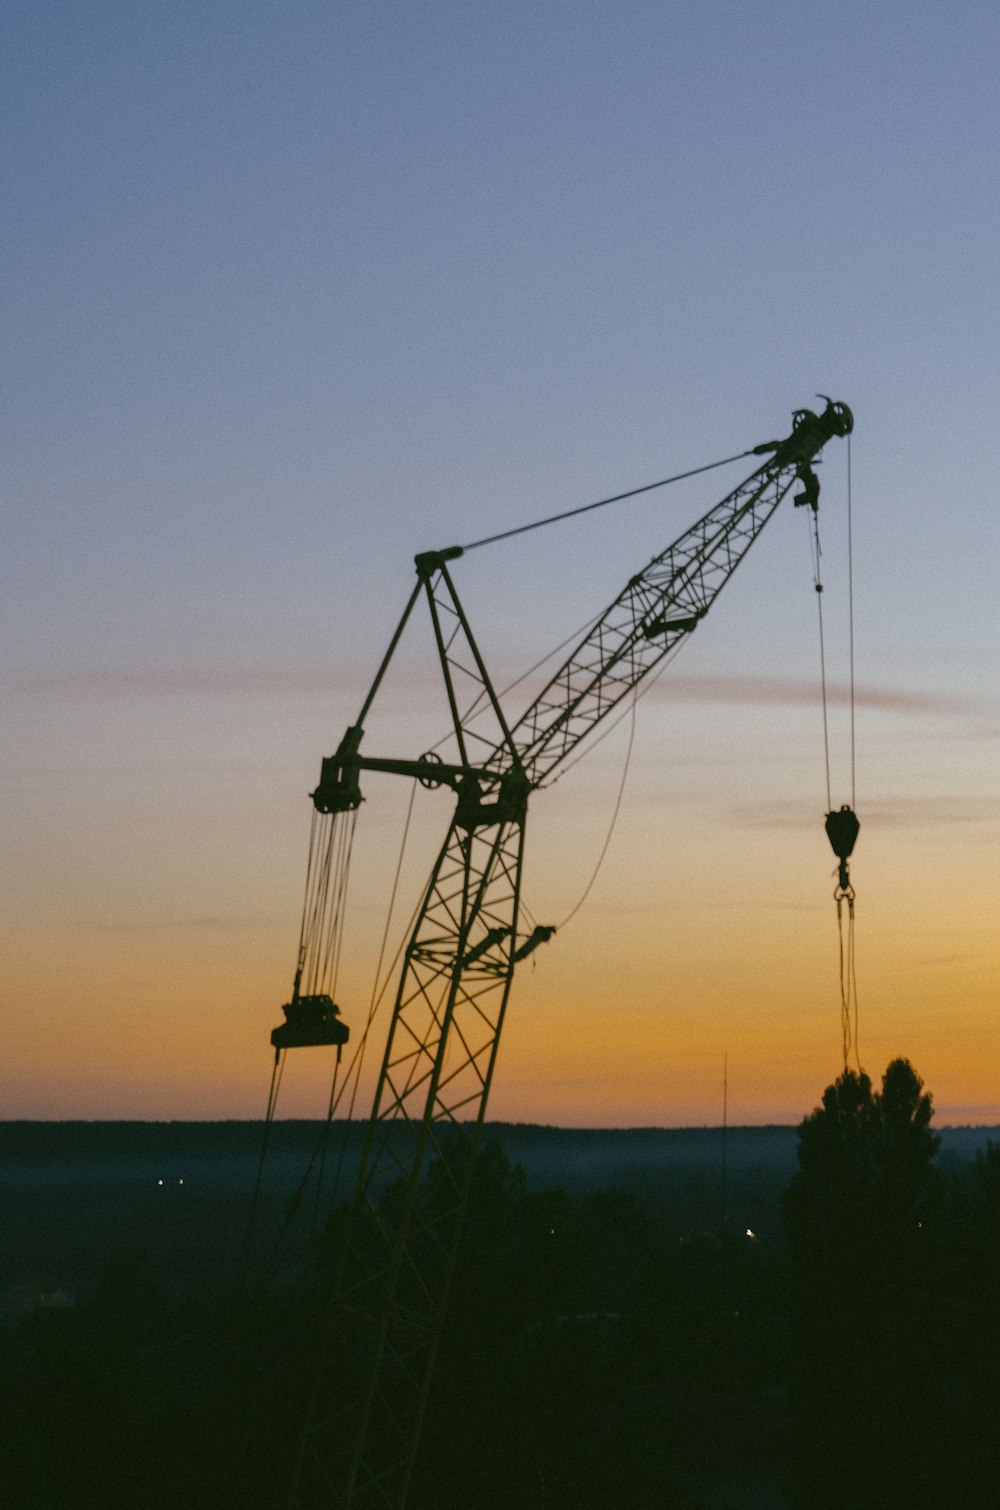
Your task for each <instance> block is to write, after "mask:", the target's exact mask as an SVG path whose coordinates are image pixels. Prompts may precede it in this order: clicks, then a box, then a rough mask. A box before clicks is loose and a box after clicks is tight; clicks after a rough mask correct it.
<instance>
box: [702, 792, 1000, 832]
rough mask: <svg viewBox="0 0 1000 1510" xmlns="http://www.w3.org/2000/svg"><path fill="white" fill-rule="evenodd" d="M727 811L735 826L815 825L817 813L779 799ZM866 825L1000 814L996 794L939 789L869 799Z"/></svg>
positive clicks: (929, 823) (980, 819) (926, 823)
mask: <svg viewBox="0 0 1000 1510" xmlns="http://www.w3.org/2000/svg"><path fill="white" fill-rule="evenodd" d="M726 811H727V814H728V817H729V819H730V820H731V822H732V823H733V824H734V826H739V827H741V828H754V829H758V828H760V829H763V828H767V829H775V828H789V829H800V828H812V827H813V826H814V824H815V822H816V817H815V814H814V813H806V812H805V811H804V810H803V809H802V807H801V806H800V805H799V804H798V803H794V802H791V801H788V800H783V799H776V800H775V801H774V802H773V803H767V804H765V803H754V804H750V805H749V806H744V807H735V806H732V807H729V808H727V810H726ZM858 813H859V816H860V817H861V819H862V822H863V823H864V825H865V827H866V828H928V829H929V828H940V827H942V826H945V825H954V824H966V823H968V824H981V823H988V822H989V821H990V820H991V819H997V818H998V817H1000V804H998V803H997V800H996V798H995V797H992V796H991V797H982V796H975V795H974V794H967V793H962V794H956V793H953V792H944V793H941V792H939V793H938V794H937V795H936V796H923V797H883V798H880V799H877V800H876V801H874V802H867V801H866V802H865V804H864V806H863V807H859V809H858Z"/></svg>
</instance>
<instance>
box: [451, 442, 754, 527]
mask: <svg viewBox="0 0 1000 1510" xmlns="http://www.w3.org/2000/svg"><path fill="white" fill-rule="evenodd" d="M754 454H755V453H754V451H752V450H750V451H739V452H737V454H736V455H735V456H724V457H723V458H722V460H721V461H710V462H707V463H706V464H705V466H703V467H692V468H691V470H690V471H689V472H678V473H676V475H675V476H673V477H661V478H660V481H659V482H647V483H645V484H644V485H643V486H642V487H641V488H629V490H628V491H627V492H625V493H612V495H611V497H610V498H598V500H597V502H596V503H583V504H581V505H580V506H579V507H578V508H575V509H564V510H563V512H562V513H561V514H550V515H549V516H548V518H547V519H535V520H534V521H533V522H532V523H531V524H519V525H517V526H516V527H515V528H514V529H512V530H501V531H500V533H499V534H497V535H485V536H484V537H483V539H482V540H473V541H472V542H471V543H470V544H469V545H463V546H462V550H463V552H466V551H474V550H478V549H479V547H480V546H481V545H495V544H496V542H497V541H498V540H509V539H510V538H511V537H512V536H513V535H526V534H527V533H528V531H529V530H540V529H541V528H542V527H543V526H544V525H546V524H558V523H559V521H560V520H561V519H574V518H575V517H576V516H577V514H589V513H590V511H591V510H592V509H603V508H606V507H607V505H608V504H609V503H623V502H624V501H625V499H626V498H638V497H639V495H640V494H641V493H652V492H653V491H654V489H656V488H665V487H669V485H670V484H671V483H672V482H684V481H685V480H686V479H687V478H688V477H698V476H699V475H700V474H701V473H702V472H712V471H714V470H715V468H716V467H728V466H730V465H731V464H732V463H733V462H734V461H743V459H744V458H745V457H747V456H753V455H754Z"/></svg>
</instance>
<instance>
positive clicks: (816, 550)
mask: <svg viewBox="0 0 1000 1510" xmlns="http://www.w3.org/2000/svg"><path fill="white" fill-rule="evenodd" d="M812 525H813V528H812V559H813V587H814V588H815V590H816V613H817V618H818V620H819V680H820V697H821V701H822V704H823V760H824V763H825V765H826V810H827V812H829V811H830V809H831V808H832V807H833V795H832V788H831V784H830V719H829V714H828V712H827V691H826V642H825V639H824V635H823V580H822V575H821V571H820V562H821V560H822V556H823V549H822V546H821V545H820V543H819V514H818V513H817V512H816V511H815V510H813V511H812Z"/></svg>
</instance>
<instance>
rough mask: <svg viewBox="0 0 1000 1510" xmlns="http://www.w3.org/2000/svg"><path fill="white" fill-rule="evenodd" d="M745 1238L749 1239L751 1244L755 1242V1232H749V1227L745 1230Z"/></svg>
mask: <svg viewBox="0 0 1000 1510" xmlns="http://www.w3.org/2000/svg"><path fill="white" fill-rule="evenodd" d="M747 1237H748V1238H749V1239H750V1241H751V1242H752V1243H755V1242H756V1241H757V1234H756V1232H751V1230H750V1228H749V1227H748V1228H747Z"/></svg>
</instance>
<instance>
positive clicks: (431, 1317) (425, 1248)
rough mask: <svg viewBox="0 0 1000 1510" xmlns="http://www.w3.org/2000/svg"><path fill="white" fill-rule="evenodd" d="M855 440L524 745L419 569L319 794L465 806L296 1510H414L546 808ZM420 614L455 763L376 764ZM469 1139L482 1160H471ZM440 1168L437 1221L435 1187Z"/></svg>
mask: <svg viewBox="0 0 1000 1510" xmlns="http://www.w3.org/2000/svg"><path fill="white" fill-rule="evenodd" d="M851 426H852V419H851V415H850V411H849V410H848V409H847V408H846V406H844V405H841V404H833V403H831V402H829V401H828V403H827V407H826V409H825V411H824V412H823V413H822V414H820V415H817V414H814V413H812V412H811V411H809V410H799V411H798V412H797V413H796V415H795V420H794V425H793V429H792V432H791V434H790V435H789V436H788V437H787V438H786V439H785V440H783V441H771V442H767V443H766V444H764V445H762V446H759V447H757V448H756V450H757V452H758V453H759V454H762V455H764V454H768V453H771V454H770V459H769V460H768V461H767V462H765V463H764V464H763V465H762V466H761V467H759V468H758V470H757V471H756V472H754V473H753V475H752V476H751V477H749V478H748V479H747V480H746V481H745V482H743V483H742V484H740V486H739V487H737V488H735V489H734V490H733V491H732V492H731V493H730V494H729V495H728V496H727V497H726V498H725V499H723V501H722V502H721V503H719V504H717V505H716V506H715V507H714V508H712V509H710V510H709V512H708V513H707V514H705V515H704V516H703V518H702V519H700V520H699V521H698V522H697V524H695V525H693V526H692V528H691V529H689V530H688V531H686V532H685V533H684V534H683V535H681V536H680V538H679V539H678V540H676V541H675V542H674V544H673V545H671V546H670V547H668V549H667V550H665V551H664V552H663V553H662V554H661V555H659V556H656V557H655V558H654V559H653V560H652V561H651V562H650V563H649V565H648V566H647V567H646V568H645V569H644V570H643V571H642V572H640V573H639V574H637V575H636V576H635V577H633V578H632V579H631V580H630V581H629V582H628V584H627V585H626V587H625V589H624V591H623V592H622V593H621V594H620V595H619V596H618V597H617V598H616V599H615V600H614V602H613V603H612V604H611V606H610V607H609V608H608V610H607V611H606V612H605V613H604V614H603V615H602V617H601V618H600V619H599V620H598V621H597V622H596V623H595V625H594V626H593V627H592V628H591V629H590V630H589V631H588V632H587V634H586V635H585V636H584V637H583V639H582V640H581V641H580V643H579V644H578V646H577V647H576V649H575V650H574V651H573V652H572V654H571V655H570V656H569V657H568V659H567V660H566V661H565V663H564V664H563V666H562V667H561V668H560V669H559V671H557V672H556V673H555V675H554V676H553V677H552V678H551V680H550V681H549V683H548V684H547V686H546V687H545V688H544V689H543V691H542V692H541V693H540V695H539V696H538V697H537V698H536V699H535V701H534V702H533V703H532V704H531V706H530V707H529V708H528V709H527V710H526V712H524V713H523V714H522V716H521V717H520V718H519V719H518V720H517V721H516V723H514V724H513V725H508V723H507V722H506V719H505V715H504V713H503V710H502V709H501V707H500V703H499V701H498V699H497V696H496V693H495V692H494V689H493V687H492V684H491V682H490V679H489V676H488V674H487V672H486V668H485V666H484V664H483V661H482V657H481V656H480V654H479V650H478V648H477V646H476V643H475V640H474V639H473V636H472V632H471V629H470V628H469V624H468V620H467V618H466V615H465V612H464V610H463V608H462V606H461V604H460V602H459V599H458V595H457V593H456V591H455V587H454V583H453V582H452V579H451V577H450V574H449V571H448V565H447V563H448V562H449V561H451V560H454V559H456V558H457V557H458V556H460V555H461V554H462V551H461V549H460V548H458V547H453V548H452V549H450V550H447V551H441V552H430V553H427V554H426V555H423V556H418V557H417V573H418V585H417V587H416V588H415V589H414V592H413V594H412V596H411V598H410V600H409V603H408V605H407V607H406V610H405V612H404V614H403V618H402V621H401V623H400V626H399V628H398V629H397V631H396V634H395V636H394V638H393V640H392V643H391V645H390V649H389V652H388V654H387V656H386V658H385V660H384V661H383V663H382V666H381V668H380V670H379V672H378V675H377V676H376V679H375V683H374V686H373V688H372V691H371V692H370V693H369V696H368V698H367V699H366V702H365V704H364V707H363V709H362V713H361V716H360V718H359V720H358V723H357V724H356V725H354V726H353V727H352V728H351V729H349V730H348V732H347V734H346V735H345V737H344V740H343V741H342V743H341V745H340V747H339V749H338V751H337V753H336V754H335V755H334V756H332V757H330V759H328V760H325V761H324V762H323V773H322V777H321V780H320V785H319V786H318V787H317V790H316V792H315V793H314V794H313V797H314V801H315V803H316V806H317V807H318V808H319V809H320V811H323V812H345V811H349V810H351V809H353V808H355V807H357V805H358V803H359V802H360V801H361V794H360V785H359V778H360V773H361V772H363V771H366V770H378V771H391V772H397V773H399V774H403V775H409V776H415V777H417V778H419V779H420V780H422V781H423V782H424V783H425V784H427V785H435V786H449V787H450V788H451V789H452V790H453V791H454V792H455V794H456V798H457V801H456V806H455V811H454V814H453V817H452V820H451V824H450V827H449V829H448V833H447V836H446V838H445V841H444V844H443V846H442V848H441V850H440V853H439V855H438V857H437V860H436V862H435V865H434V868H433V871H432V874H431V878H430V882H429V884H428V886H427V889H426V892H425V894H424V899H423V903H422V906H421V908H420V910H419V913H418V916H417V920H416V924H415V926H414V928H413V932H412V934H411V937H410V940H409V943H408V946H407V949H406V954H405V960H404V964H403V969H402V975H401V979H400V983H399V988H398V992H397V996H396V1001H395V1008H394V1012H393V1017H392V1023H391V1026H390V1029H389V1034H388V1040H387V1044H386V1048H385V1052H384V1056H383V1061H382V1067H381V1072H380V1075H379V1080H378V1086H377V1090H376V1093H375V1101H374V1107H373V1111H372V1116H371V1121H370V1123H369V1129H368V1135H367V1139H366V1143H365V1149H364V1153H363V1156H362V1162H361V1168H360V1171H359V1175H358V1181H357V1187H356V1192H355V1199H354V1206H353V1214H352V1217H351V1220H350V1223H349V1226H348V1231H347V1234H346V1238H345V1240H344V1243H343V1249H342V1257H341V1261H340V1267H339V1271H338V1280H337V1287H336V1297H335V1299H334V1301H333V1304H332V1307H331V1317H330V1323H329V1330H328V1333H327V1336H326V1340H325V1344H324V1352H323V1360H322V1362H321V1364H320V1367H319V1368H318V1371H317V1378H316V1389H315V1396H314V1399H313V1403H312V1407H311V1410H310V1413H309V1419H308V1421H307V1422H306V1423H305V1428H304V1432H303V1437H302V1442H301V1450H300V1453H299V1456H298V1460H297V1468H296V1472H295V1475H294V1484H293V1487H292V1493H291V1498H290V1500H289V1505H290V1507H292V1510H318V1507H319V1506H321V1505H322V1506H327V1505H331V1506H335V1507H338V1510H348V1507H350V1510H376V1507H378V1510H402V1507H403V1506H405V1502H406V1497H407V1490H408V1486H409V1481H410V1475H411V1471H412V1465H413V1459H414V1455H415V1452H416V1447H417V1442H418V1438H419V1434H420V1426H421V1421H422V1418H423V1413H424V1407H425V1404H426V1400H427V1393H428V1389H429V1384H430V1379H431V1374H432V1370H433V1364H434V1358H435V1354H436V1351H437V1345H438V1338H439V1336H440V1328H441V1320H442V1316H443V1313H444V1308H445V1304H446V1300H447V1295H448V1289H449V1284H450V1280H451V1275H452V1271H453V1269H454V1263H455V1258H456V1254H457V1251H458V1244H459V1239H460V1235H461V1229H462V1220H463V1216H464V1212H465V1206H466V1203H467V1198H468V1192H469V1184H470V1181H471V1177H472V1171H473V1166H474V1149H475V1144H476V1142H477V1141H478V1136H479V1131H480V1129H481V1127H482V1123H483V1119H484V1116H485V1112H486V1106H487V1102H488V1098H489V1091H490V1084H491V1081H492V1078H493V1073H494V1068H495V1064H496V1055H497V1048H498V1045H499V1040H500V1033H501V1029H502V1026H503V1020H504V1013H505V1010H506V1006H507V1001H508V997H509V993H510V986H511V980H512V977H513V973H514V967H515V965H516V963H517V961H518V960H519V959H520V958H523V957H524V955H525V954H526V953H528V952H530V950H531V948H532V947H534V945H535V944H536V943H537V942H540V941H542V939H543V938H545V937H547V936H548V935H549V934H550V933H551V931H552V930H551V929H536V930H535V932H534V934H532V935H530V936H529V937H528V938H527V939H523V938H522V939H521V941H520V942H519V939H518V917H519V904H520V877H521V866H522V859H523V852H524V830H525V818H526V811H527V799H528V795H529V793H530V791H531V790H532V789H533V788H535V787H537V786H538V785H540V784H541V783H542V781H543V780H544V779H545V778H546V777H548V776H551V775H552V773H553V772H554V771H555V770H556V769H557V768H558V767H559V766H560V765H561V764H562V762H564V761H565V760H566V759H567V757H568V756H570V755H571V754H572V753H573V752H574V751H576V750H577V749H578V748H579V746H580V744H581V742H582V741H584V740H586V738H587V737H588V735H590V734H591V732H592V731H593V730H594V729H595V728H596V726H597V725H598V724H599V723H600V722H601V721H602V720H603V719H605V718H606V717H607V715H608V714H609V713H610V712H611V711H612V709H614V708H615V707H616V706H617V705H618V704H619V703H620V702H621V700H622V699H623V698H624V697H626V696H627V695H628V694H629V693H630V692H632V691H633V690H634V689H635V688H636V687H637V686H638V685H639V684H640V683H641V682H642V680H643V679H644V678H645V677H646V676H648V675H649V673H650V672H651V671H652V670H653V669H654V668H655V667H656V666H657V665H658V664H659V663H660V662H661V661H662V660H663V658H664V657H665V656H666V655H667V654H668V653H669V652H670V651H671V650H673V649H674V648H675V647H676V646H677V645H678V644H679V643H680V642H681V641H682V640H683V639H685V638H686V637H687V636H688V635H690V634H691V633H692V632H693V631H694V629H695V628H696V627H697V625H698V624H699V623H700V621H701V619H702V618H703V617H704V616H705V614H706V613H707V612H708V609H709V608H710V606H711V604H712V602H713V601H714V599H715V597H716V596H717V595H718V593H719V592H720V591H721V589H722V587H723V586H724V585H725V583H726V582H727V581H728V580H729V578H730V576H731V575H732V573H733V572H734V571H735V569H736V567H737V566H738V565H739V563H740V561H741V560H742V559H743V557H744V555H745V554H746V552H747V550H748V549H749V547H750V546H751V545H752V543H753V541H754V540H755V539H756V538H757V536H758V535H759V534H760V532H761V530H762V529H763V527H764V525H765V524H766V523H767V521H768V519H769V518H770V517H771V515H772V514H773V512H774V510H775V509H776V508H777V506H778V504H779V503H780V502H781V500H782V498H783V497H784V496H785V494H786V493H787V492H788V491H789V489H790V488H791V487H792V486H793V485H794V484H795V483H796V482H798V483H799V484H800V485H801V486H802V489H803V491H802V493H801V494H800V495H799V497H798V498H797V499H796V502H801V503H805V504H808V505H811V506H812V507H815V506H816V500H817V497H818V483H817V481H816V477H815V474H814V473H813V471H812V467H811V463H812V461H813V459H814V458H815V456H816V455H817V453H818V452H819V451H820V450H821V449H822V447H823V445H824V444H825V443H826V441H827V440H828V439H830V437H831V436H833V435H845V434H847V433H848V432H849V431H850V429H851ZM421 594H423V596H424V597H425V598H426V601H427V604H428V607H429V611H430V615H431V621H432V624H433V628H434V635H435V642H436V645H437V650H438V654H439V658H440V662H441V669H442V673H443V677H444V684H445V689H446V692H447V697H448V704H449V708H450V710H451V718H452V724H453V735H454V746H455V750H456V751H457V758H456V759H455V760H454V761H452V762H445V761H443V760H438V759H437V758H436V757H431V756H429V755H425V756H422V757H420V758H419V759H381V758H375V757H368V756H362V755H361V754H360V743H361V738H362V734H363V722H364V718H365V716H366V714H367V711H368V709H369V708H370V706H371V702H372V699H373V698H374V695H375V692H376V691H377V689H378V687H379V685H380V683H381V680H382V677H383V674H384V672H385V669H386V666H387V664H388V661H389V659H390V657H391V656H392V654H393V652H394V650H395V647H396V645H397V644H398V642H399V638H400V636H401V634H402V632H403V629H404V627H405V624H406V622H407V619H408V618H409V615H410V613H411V610H412V609H413V607H414V605H415V603H416V601H417V599H418V597H419V596H421ZM470 690H471V692H472V694H473V695H472V698H471V703H470V700H469V697H468V695H467V694H468V693H469V691H470ZM462 708H465V709H466V711H465V712H464V713H463V712H462V711H461V709H462ZM484 712H485V715H486V717H485V719H484V717H483V714H484ZM477 755H478V756H479V758H478V759H477V758H475V757H476V756H477ZM458 1125H461V1126H462V1127H463V1128H464V1129H465V1130H466V1132H467V1133H468V1135H469V1137H470V1139H471V1145H472V1156H471V1157H464V1158H461V1159H456V1158H455V1157H454V1147H453V1145H452V1143H451V1141H450V1139H449V1137H448V1133H449V1132H453V1131H454V1130H455V1129H456V1127H457V1126H458ZM432 1161H436V1168H437V1169H438V1170H439V1171H440V1172H441V1177H440V1178H439V1179H438V1181H437V1194H436V1196H435V1198H434V1200H433V1201H431V1200H428V1198H427V1196H426V1187H425V1186H424V1185H423V1184H422V1182H423V1181H424V1177H425V1175H426V1174H427V1171H428V1169H429V1167H430V1165H431V1163H432ZM442 1191H444V1192H445V1194H444V1195H443V1196H442Z"/></svg>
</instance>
